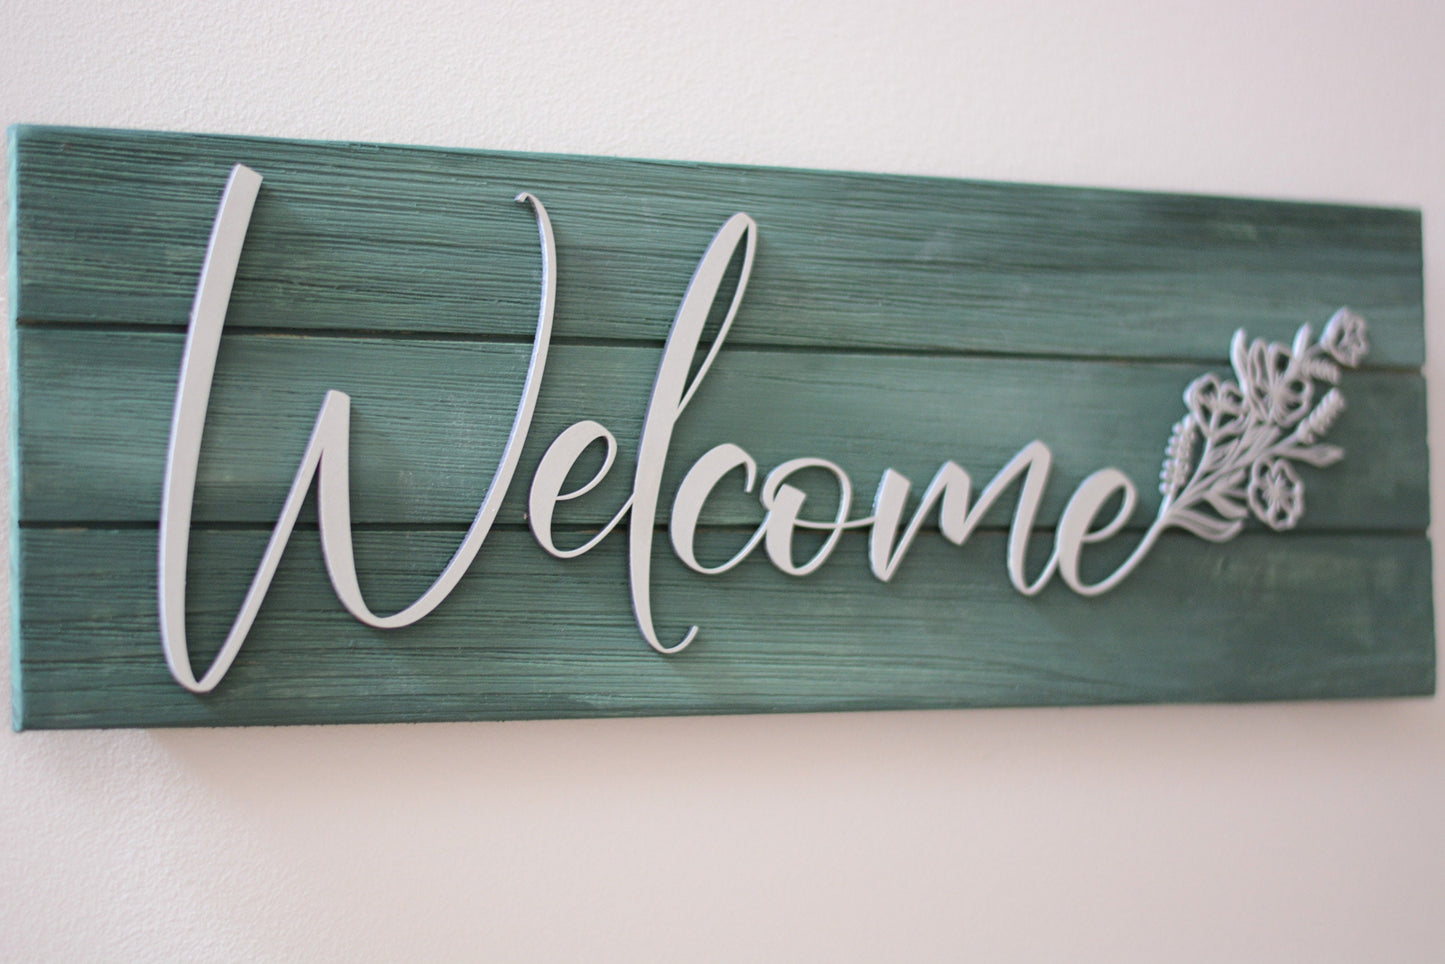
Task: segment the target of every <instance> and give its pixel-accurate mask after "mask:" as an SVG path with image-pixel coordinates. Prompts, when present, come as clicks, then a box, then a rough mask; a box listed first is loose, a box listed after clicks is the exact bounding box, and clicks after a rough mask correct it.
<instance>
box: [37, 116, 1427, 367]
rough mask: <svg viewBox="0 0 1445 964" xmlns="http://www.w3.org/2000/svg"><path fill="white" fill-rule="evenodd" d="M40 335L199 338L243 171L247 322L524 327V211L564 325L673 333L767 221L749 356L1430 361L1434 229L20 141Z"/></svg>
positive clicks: (202, 148) (857, 185) (905, 187)
mask: <svg viewBox="0 0 1445 964" xmlns="http://www.w3.org/2000/svg"><path fill="white" fill-rule="evenodd" d="M10 156H11V159H12V163H13V164H16V165H18V170H17V172H16V176H15V179H14V183H15V195H16V197H15V200H17V201H18V202H19V204H20V205H21V209H20V214H19V217H18V220H17V223H16V231H17V234H16V238H15V239H14V243H13V246H12V254H13V256H14V257H15V259H16V263H17V265H18V267H19V274H18V278H17V282H16V297H15V301H14V304H13V305H12V309H13V310H14V311H15V312H16V313H17V315H16V317H17V318H18V319H19V320H20V321H21V322H22V323H26V324H29V323H41V322H117V323H123V324H144V325H162V326H172V327H177V326H181V325H183V324H184V322H185V318H186V314H187V311H188V309H189V304H190V298H191V295H192V292H193V290H194V287H195V281H196V274H197V271H198V269H199V267H200V260H201V256H202V253H203V250H204V245H205V240H206V237H207V234H208V232H209V226H210V222H211V218H212V217H213V215H214V212H215V207H216V202H217V199H218V197H219V194H220V190H221V186H222V184H223V183H224V179H225V175H226V171H227V170H228V169H229V167H230V165H231V164H232V163H235V162H237V161H241V162H245V163H247V164H250V165H251V166H253V167H255V168H256V169H257V170H258V171H260V172H261V173H262V174H263V176H265V178H266V183H265V187H263V190H262V193H261V197H260V200H259V201H258V204H257V208H256V214H255V218H254V221H253V225H252V228H251V233H250V240H249V242H248V245H247V249H246V254H245V256H244V257H243V259H242V262H241V268H240V280H239V282H238V284H237V287H236V290H235V294H234V297H233V302H232V324H233V325H234V326H236V327H260V328H271V327H280V328H287V329H295V328H303V329H331V330H337V329H340V330H347V331H354V330H365V331H387V332H445V333H461V334H468V335H471V334H478V333H482V334H489V335H501V336H514V337H516V336H525V335H526V334H528V333H530V330H531V327H532V324H533V320H534V315H535V310H536V307H535V306H536V298H537V294H536V283H537V277H538V259H537V253H536V240H535V230H534V227H533V224H532V220H531V218H530V216H529V215H528V214H527V213H526V212H525V211H524V210H522V209H520V208H518V207H517V206H516V205H514V204H513V203H512V202H511V198H512V196H513V195H514V194H515V193H516V192H517V191H519V190H523V189H525V190H530V191H533V192H535V193H537V194H538V195H539V196H540V197H542V199H543V201H544V202H545V203H546V204H547V205H548V208H549V210H550V211H551V213H552V217H553V220H554V222H555V224H556V226H557V246H558V263H559V284H558V302H557V310H558V319H559V323H560V324H565V325H567V326H569V327H568V330H569V331H571V332H573V333H574V334H583V335H585V336H588V337H593V338H609V339H629V340H644V341H656V340H658V339H660V338H661V337H662V335H663V333H664V332H665V331H666V326H667V323H668V321H669V320H670V319H671V317H672V314H673V312H674V311H675V310H676V307H677V302H678V299H679V298H680V297H681V294H682V292H683V290H684V289H685V287H686V284H687V280H688V278H689V276H690V274H691V270H692V267H693V265H694V263H695V261H696V259H697V258H698V256H699V255H700V254H701V252H702V251H703V249H704V248H705V246H706V244H707V242H708V240H709V239H710V237H711V235H712V233H713V231H715V230H716V228H717V227H718V226H719V225H720V224H721V223H722V221H723V220H724V219H725V218H726V217H727V216H728V215H730V214H732V213H733V212H735V211H738V210H746V211H747V212H748V213H750V214H751V215H752V216H753V217H754V218H755V219H756V220H757V222H758V224H759V225H760V236H761V242H760V248H759V257H758V262H757V269H756V271H755V273H754V276H753V281H752V285H751V286H750V288H749V293H748V298H747V302H746V305H745V309H744V311H743V312H742V314H741V315H740V316H739V320H738V323H737V327H736V329H735V332H734V335H733V340H734V343H735V344H737V345H744V344H756V345H792V346H815V347H830V346H834V345H837V344H840V343H843V344H849V345H852V346H856V347H860V348H888V349H900V350H910V351H928V352H964V353H967V352H987V353H1004V354H1045V355H1054V354H1070V355H1089V356H1103V357H1140V358H1190V359H1209V358H1214V357H1216V356H1217V354H1218V353H1219V351H1220V346H1221V345H1225V344H1227V343H1228V340H1229V336H1230V334H1231V333H1232V332H1233V330H1234V329H1235V328H1236V327H1241V326H1242V327H1246V328H1249V329H1252V330H1254V329H1264V328H1271V329H1278V328H1284V329H1286V330H1289V329H1292V328H1293V327H1294V326H1296V325H1298V324H1300V323H1302V322H1306V321H1309V322H1315V323H1317V324H1318V323H1322V322H1323V321H1324V320H1325V319H1326V318H1328V316H1329V314H1330V313H1331V312H1332V311H1333V310H1334V309H1335V308H1336V307H1338V306H1339V305H1342V304H1348V305H1351V306H1352V307H1354V308H1355V309H1356V310H1357V311H1359V312H1360V313H1362V314H1363V315H1365V317H1367V318H1368V319H1369V320H1370V322H1371V325H1372V339H1373V342H1374V350H1373V352H1372V354H1371V356H1370V358H1369V361H1368V364H1370V365H1378V366H1404V367H1411V368H1414V367H1418V366H1420V365H1421V364H1422V363H1423V360H1424V341H1423V330H1422V318H1423V315H1422V303H1423V293H1422V283H1421V278H1422V261H1421V253H1420V221H1419V214H1418V213H1417V212H1413V211H1398V210H1384V209H1365V208H1354V207H1345V206H1337V205H1316V204H1285V203H1279V202H1264V201H1252V200H1239V199H1221V198H1202V197H1193V196H1185V195H1161V194H1140V193H1131V192H1120V191H1101V190H1085V189H1077V188H1054V187H1036V186H1022V185H1010V184H993V183H980V182H963V181H946V180H938V179H928V178H914V177H887V176H880V175H860V174H846V173H836V172H816V171H792V170H777V169H761V168H741V167H728V166H721V165H704V164H685V163H666V162H657V161H626V160H615V159H599V158H578V157H548V156H539V155H517V154H502V153H494V152H475V151H449V150H433V149H418V148H394V147H381V146H376V145H361V144H317V143H306V142H285V141H274V140H264V139H256V138H234V137H213V136H201V135H182V134H154V133H143V132H114V131H108V132H95V131H84V130H78V129H67V128H40V127H17V128H12V133H11V151H10Z"/></svg>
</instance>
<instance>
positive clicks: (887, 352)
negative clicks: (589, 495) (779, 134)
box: [15, 318, 1423, 375]
mask: <svg viewBox="0 0 1445 964" xmlns="http://www.w3.org/2000/svg"><path fill="white" fill-rule="evenodd" d="M15 324H16V325H17V326H18V327H20V328H23V329H25V330H26V331H75V332H83V333H88V334H94V335H96V336H101V335H106V334H130V335H158V336H159V335H173V336H176V337H179V336H180V335H181V334H182V333H184V331H185V328H184V327H182V326H179V325H158V324H157V325H151V324H144V323H139V322H88V321H37V320H34V319H28V318H21V319H18V320H16V322H15ZM226 333H227V334H228V335H233V336H234V335H245V336H247V337H249V338H291V339H295V338H315V339H318V340H322V339H337V340H350V341H358V340H359V341H399V342H411V343H423V342H443V343H445V342H451V343H458V344H481V345H521V346H530V345H531V344H532V336H530V335H520V334H517V335H509V334H488V333H480V332H479V333H468V332H431V331H412V330H407V331H383V330H379V329H368V328H286V329H281V328H273V327H262V326H247V325H237V326H234V327H230V326H228V327H227V329H226ZM1251 334H1253V333H1252V332H1251ZM666 335H667V333H666V332H665V331H664V332H662V333H660V334H659V335H658V337H657V338H656V339H652V338H595V337H585V336H575V335H573V336H569V335H556V336H554V337H553V339H552V345H553V347H558V346H567V347H573V348H639V347H645V348H656V349H659V350H661V348H662V347H663V345H664V343H665V341H666ZM734 337H736V336H734ZM1279 337H1280V338H1281V339H1284V338H1286V336H1285V335H1283V334H1281V335H1280V336H1279ZM711 344H712V343H711V342H699V344H698V351H699V352H706V351H707V350H708V348H710V347H711ZM727 352H728V354H731V355H738V354H745V353H746V354H757V355H790V354H802V355H830V356H854V357H878V358H980V359H991V360H997V361H1056V362H1080V363H1089V364H1099V365H1119V364H1149V365H1227V364H1228V359H1227V358H1226V357H1225V356H1224V355H1223V354H1221V355H1214V356H1202V355H1201V356H1190V355H1093V354H1091V355H1082V354H1075V353H1069V352H1009V351H989V350H987V349H978V348H971V349H958V348H943V347H929V348H924V347H920V348H900V347H879V348H870V347H863V346H857V347H855V346H846V345H842V346H840V345H809V344H793V345H788V344H771V343H767V342H746V341H745V342H741V343H734V344H732V345H730V346H728V348H727ZM1356 370H1357V371H1369V372H1380V373H1385V374H1399V375H1419V374H1421V372H1422V371H1423V367H1422V366H1418V365H1406V364H1399V363H1395V364H1371V363H1370V362H1369V361H1366V362H1365V363H1364V364H1362V365H1360V367H1359V368H1358V369H1356Z"/></svg>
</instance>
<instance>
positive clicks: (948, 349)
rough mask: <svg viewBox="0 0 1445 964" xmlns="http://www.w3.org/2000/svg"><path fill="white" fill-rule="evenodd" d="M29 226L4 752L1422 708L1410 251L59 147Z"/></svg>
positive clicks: (436, 154)
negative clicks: (995, 709)
mask: <svg viewBox="0 0 1445 964" xmlns="http://www.w3.org/2000/svg"><path fill="white" fill-rule="evenodd" d="M10 200H11V220H10V254H11V263H10V271H9V275H10V285H11V296H10V310H11V321H12V326H11V333H12V343H11V359H12V365H13V370H12V374H11V384H12V387H13V391H14V407H13V425H14V430H15V439H14V449H13V451H14V453H15V456H16V458H15V463H16V467H15V476H14V477H15V488H14V493H15V495H14V519H15V530H14V532H13V533H12V542H11V545H12V551H13V554H14V558H13V571H14V573H15V587H14V590H13V591H14V602H15V605H14V610H15V614H16V616H15V627H14V646H13V650H14V654H15V672H14V711H15V724H16V726H17V727H21V728H31V727H86V726H164V725H222V724H255V723H324V722H358V721H401V720H459V719H502V718H525V717H576V716H613V715H639V714H681V713H744V712H746V713H751V712H790V711H809V710H846V709H879V708H925V707H964V706H997V705H1040V704H1081V703H1102V702H1158V701H1214V700H1267V699H1292V698H1333V697H1357V696H1403V695H1418V694H1428V693H1432V692H1433V691H1434V685H1435V646H1434V638H1433V629H1432V625H1433V621H1432V613H1431V578H1430V551H1429V543H1428V541H1427V538H1426V535H1425V530H1426V527H1427V525H1428V522H1429V516H1428V486H1427V479H1426V451H1425V405H1424V384H1423V381H1422V379H1421V377H1420V374H1419V369H1420V366H1421V364H1422V362H1423V354H1424V350H1423V317H1422V284H1421V277H1422V270H1421V253H1420V219H1419V215H1418V214H1417V213H1415V212H1411V211H1399V210H1382V209H1366V208H1355V207H1340V206H1330V205H1318V204H1284V203H1277V202H1262V201H1252V200H1238V199H1224V198H1203V197H1189V196H1178V195H1161V194H1140V193H1129V192H1117V191H1099V190H1083V189H1075V188H1050V187H1031V186H1020V185H1008V184H990V183H973V182H961V181H945V180H935V179H926V178H907V177H887V176H877V175H859V174H841V173H826V172H811V171H790V170H773V169H760V168H742V167H725V166H716V165H699V164H679V163H664V162H652V161H629V160H615V159H597V158H577V157H553V156H541V155H517V154H500V153H487V152H476V151H452V150H437V149H423V148H405V147H383V146H376V145H363V144H325V143H309V142H287V141H274V140H262V139H249V138H234V137H211V136H196V135H180V134H152V133H135V132H120V131H90V130H76V129H63V128H40V127H17V128H13V129H12V130H11V135H10ZM313 493H314V494H313Z"/></svg>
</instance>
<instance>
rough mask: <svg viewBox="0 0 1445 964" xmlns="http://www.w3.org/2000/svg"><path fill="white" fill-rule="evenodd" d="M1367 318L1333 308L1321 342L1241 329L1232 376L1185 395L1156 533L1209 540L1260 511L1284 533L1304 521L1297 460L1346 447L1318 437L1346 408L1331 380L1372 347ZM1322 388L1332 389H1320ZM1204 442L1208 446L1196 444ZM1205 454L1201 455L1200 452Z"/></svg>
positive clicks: (1202, 380)
mask: <svg viewBox="0 0 1445 964" xmlns="http://www.w3.org/2000/svg"><path fill="white" fill-rule="evenodd" d="M1366 328H1367V326H1366V324H1365V320H1364V319H1363V318H1361V317H1360V316H1359V315H1356V314H1355V313H1354V312H1352V311H1350V310H1349V309H1347V308H1341V309H1340V310H1339V311H1337V312H1335V314H1334V316H1333V317H1331V318H1330V320H1329V322H1328V323H1327V324H1326V325H1325V328H1324V331H1323V332H1321V334H1320V338H1319V341H1318V342H1316V341H1314V340H1313V332H1312V331H1311V329H1310V326H1309V325H1301V326H1300V329H1299V331H1298V332H1296V333H1295V337H1294V342H1293V343H1292V344H1290V345H1285V344H1283V343H1281V342H1266V341H1264V340H1263V339H1259V338H1257V339H1255V340H1253V341H1250V340H1249V339H1248V338H1247V336H1246V335H1245V333H1244V330H1243V329H1240V330H1239V331H1236V332H1235V333H1234V339H1233V341H1232V342H1231V343H1230V349H1229V358H1230V363H1231V365H1232V366H1233V368H1234V377H1233V378H1230V379H1222V378H1220V377H1219V376H1218V375H1214V374H1208V375H1202V376H1200V377H1199V378H1196V379H1195V380H1194V381H1193V382H1191V383H1190V384H1189V387H1188V388H1187V389H1185V391H1184V404H1185V406H1186V407H1187V408H1188V410H1189V411H1188V414H1186V415H1185V416H1184V418H1182V419H1180V420H1179V422H1178V423H1176V424H1175V426H1174V430H1173V432H1172V434H1171V435H1170V437H1169V444H1168V446H1167V447H1166V449H1165V456H1164V466H1163V469H1162V470H1161V471H1160V474H1159V491H1160V492H1161V493H1162V494H1163V496H1164V501H1163V503H1162V504H1161V505H1160V507H1159V515H1158V517H1157V518H1156V519H1155V522H1154V525H1153V527H1152V528H1153V529H1154V530H1155V531H1157V530H1160V529H1163V528H1167V527H1169V526H1176V527H1178V528H1181V529H1184V530H1186V531H1189V532H1192V533H1194V534H1195V535H1197V536H1199V537H1200V538H1203V539H1208V540H1210V541H1211V542H1224V541H1226V540H1229V539H1232V538H1234V537H1235V536H1236V535H1238V534H1239V532H1240V530H1241V529H1243V528H1244V524H1245V521H1246V520H1247V519H1248V518H1249V516H1250V515H1251V514H1252V515H1253V516H1254V517H1255V518H1257V519H1258V520H1259V521H1261V522H1263V523H1264V524H1265V525H1267V526H1269V527H1270V528H1272V529H1275V530H1277V531H1283V530H1286V529H1292V528H1294V527H1295V526H1296V525H1298V524H1299V521H1300V519H1301V518H1303V516H1304V511H1305V500H1304V496H1305V492H1304V483H1303V482H1301V481H1300V478H1299V474H1298V473H1297V472H1296V471H1295V463H1296V462H1304V463H1306V464H1308V465H1313V466H1315V467H1316V468H1323V467H1325V466H1328V465H1333V464H1334V463H1335V462H1338V461H1339V460H1340V459H1341V458H1343V457H1344V454H1345V453H1344V450H1343V449H1341V448H1339V447H1338V446H1335V445H1326V444H1323V443H1321V442H1320V441H1319V439H1320V438H1321V437H1323V436H1324V435H1325V433H1326V432H1328V431H1329V429H1330V428H1331V426H1333V425H1334V423H1335V421H1336V419H1338V418H1339V417H1340V413H1341V412H1343V411H1344V409H1345V398H1344V396H1343V395H1341V394H1340V392H1339V390H1338V389H1337V388H1334V387H1333V386H1334V385H1336V384H1338V382H1339V380H1340V373H1341V366H1344V367H1346V368H1354V367H1355V366H1356V365H1358V364H1359V363H1360V361H1361V359H1363V358H1364V357H1365V355H1366V354H1367V353H1368V352H1369V348H1370V346H1369V341H1368V338H1367V334H1366ZM1321 385H1328V386H1330V387H1329V388H1327V389H1325V390H1324V391H1323V393H1322V394H1321ZM1200 439H1202V440H1203V446H1202V447H1200V446H1199V445H1198V444H1197V443H1198V441H1199V440H1200ZM1196 450H1197V451H1196Z"/></svg>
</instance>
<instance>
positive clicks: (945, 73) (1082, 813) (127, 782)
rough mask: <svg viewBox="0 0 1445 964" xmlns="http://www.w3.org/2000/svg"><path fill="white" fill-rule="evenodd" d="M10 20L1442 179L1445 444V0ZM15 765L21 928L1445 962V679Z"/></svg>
mask: <svg viewBox="0 0 1445 964" xmlns="http://www.w3.org/2000/svg"><path fill="white" fill-rule="evenodd" d="M388 6H395V7H397V8H403V7H405V8H408V12H400V10H387V9H382V8H383V7H388ZM0 11H3V16H0V37H3V38H4V39H3V48H0V49H3V57H0V64H3V66H0V121H3V122H5V123H9V122H11V121H37V122H52V123H66V124H87V125H100V126H138V127H154V128H167V129H175V130H190V131H225V132H237V133H254V134H266V135H276V136H283V137H309V138H346V139H373V140H386V141H396V142H406V143H435V144H446V145H456V146H475V147H497V148H514V149H522V150H541V151H563V152H569V151H570V152H585V153H596V154H623V155H633V156H644V157H669V158H695V159H701V160H713V161H737V162H744V163H758V164H782V165H798V166H819V167H837V168H853V169H860V170H869V171H886V172H901V173H924V174H938V175H949V176H959V177H987V178H1006V179H1014V180H1035V181H1045V182H1051V183H1065V184H1090V185H1104V186H1124V187H1140V188H1160V189H1182V190H1187V191H1193V192H1209V193H1230V194H1250V195H1262V196H1269V197H1283V198H1308V199H1322V200H1330V201H1359V202H1377V203H1387V204H1403V205H1410V206H1419V207H1421V208H1423V209H1424V211H1425V221H1426V238H1425V243H1426V255H1427V275H1428V277H1427V291H1428V293H1429V306H1428V315H1429V317H1430V318H1431V319H1432V327H1431V330H1430V332H1429V341H1430V364H1429V368H1428V371H1429V375H1430V378H1431V381H1430V385H1431V389H1432V392H1431V396H1432V397H1431V417H1432V420H1433V423H1434V427H1435V430H1436V431H1435V432H1433V433H1432V435H1433V441H1434V443H1435V445H1434V446H1433V448H1434V452H1435V457H1434V459H1433V468H1432V471H1433V477H1434V478H1435V479H1437V480H1440V479H1445V466H1442V463H1441V453H1442V452H1445V447H1442V446H1441V445H1440V444H1439V443H1440V441H1441V437H1440V432H1441V431H1442V430H1445V411H1442V407H1441V402H1442V397H1445V396H1442V394H1441V391H1440V389H1441V386H1442V384H1445V382H1442V380H1441V379H1442V377H1445V368H1442V365H1445V355H1442V352H1445V344H1442V337H1445V327H1442V326H1445V300H1442V292H1445V244H1442V242H1445V236H1442V225H1445V106H1442V104H1445V102H1442V99H1441V98H1442V95H1445V57H1442V56H1441V54H1440V51H1441V49H1442V41H1445V5H1442V4H1440V3H1438V2H1436V0H1418V2H1408V0H1389V2H1384V0H1346V2H1328V0H1290V2H1278V3H1273V4H1259V3H1254V2H1244V0H1209V2H1191V3H1180V4H1174V3H1157V4H1156V3H1147V2H1122V0H1117V2H1099V3H1078V4H1065V3H1046V2H1032V3H1001V2H990V3H981V4H977V5H974V6H970V5H967V4H963V3H948V2H942V0H940V2H937V3H932V4H930V3H922V2H913V3H908V2H904V3H898V2H894V3H880V2H875V3H866V4H864V3H859V4H853V5H848V4H844V3H842V2H840V0H809V2H805V3H793V4H787V3H781V2H778V0H769V2H755V0H744V2H734V3H727V4H701V3H699V4H695V5H692V6H689V7H678V8H672V7H667V6H661V5H649V4H644V3H638V2H614V3H609V4H596V5H590V6H582V5H578V6H576V7H575V8H567V7H554V6H552V5H549V4H548V3H545V2H529V3H512V4H501V3H498V4H492V5H488V4H485V3H476V2H467V0H455V2H453V3H449V4H448V3H433V4H430V5H427V4H423V3H411V4H395V5H389V4H366V3H355V2H345V0H331V2H329V3H327V4H315V5H307V4H293V3H289V2H283V0H252V2H250V3H244V4H243V3H236V2H227V0H214V2H212V3H210V4H207V5H206V6H205V7H204V9H200V8H199V5H198V4H192V3H179V2H177V3H174V4H160V3H157V4H139V3H133V2H100V0H89V2H76V3H70V4H57V3H55V2H54V0H10V2H9V3H8V4H6V5H5V6H4V7H3V8H0ZM1434 495H1435V499H1434V510H1435V512H1436V514H1437V515H1438V514H1439V513H1440V512H1441V510H1442V508H1445V503H1442V497H1445V488H1442V486H1441V485H1439V484H1437V485H1436V487H1435V493H1434ZM1435 569H1436V573H1437V579H1436V586H1437V592H1436V599H1437V609H1439V608H1445V607H1442V606H1441V605H1440V603H1441V600H1442V597H1441V595H1440V591H1439V590H1440V586H1441V585H1442V580H1441V578H1440V574H1442V573H1445V561H1442V559H1441V557H1440V555H1439V553H1437V556H1436V566H1435ZM0 584H3V583H0ZM0 625H8V618H6V619H5V620H4V621H3V622H0ZM5 665H8V661H7V662H6V664H5ZM0 787H3V791H0V957H4V958H6V959H16V960H114V961H128V960H139V959H162V960H164V959H169V960H187V961H192V960H232V961H234V960H253V959H254V960H312V961H332V960H334V961H366V960H403V959H411V960H457V959H462V960H484V959H490V960H551V961H571V960H610V961H633V960H704V959H717V960H752V959H771V960H783V961H793V960H830V961H831V960H852V959H858V960H868V959H871V960H928V959H935V960H939V959H946V960H1050V961H1062V960H1069V961H1073V960H1084V961H1133V960H1140V961H1145V960H1147V961H1157V960H1165V961H1193V960H1204V961H1239V960H1261V961H1331V960H1337V961H1362V960H1389V961H1426V960H1441V959H1442V955H1445V949H1442V947H1441V940H1440V937H1441V934H1440V927H1439V924H1438V923H1437V918H1435V917H1434V914H1435V913H1436V912H1438V910H1439V908H1440V905H1441V901H1442V898H1445V860H1442V858H1445V827H1442V818H1445V702H1442V701H1439V700H1427V701H1393V702H1391V701H1386V702H1375V703H1336V704H1322V703H1317V704H1304V705H1262V706H1244V707H1188V706H1182V707H1181V706H1176V707H1156V708H1106V709H1068V710H1054V711H1038V710H1010V711H988V712H945V713H890V714H854V715H839V716H814V717H796V716H795V717H755V718H739V719H658V720H631V721H588V722H567V723H526V724H480V725H448V726H390V727H332V728H293V729H277V730H269V729H255V730H230V731H214V732H209V731H203V730H194V731H184V732H93V733H26V734H23V735H18V736H17V735H15V734H10V733H4V734H0Z"/></svg>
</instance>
